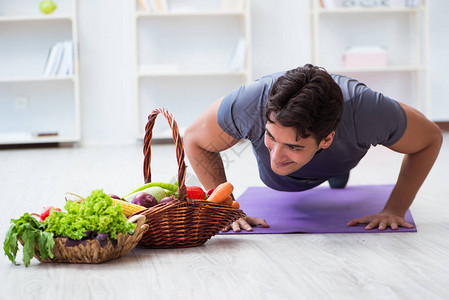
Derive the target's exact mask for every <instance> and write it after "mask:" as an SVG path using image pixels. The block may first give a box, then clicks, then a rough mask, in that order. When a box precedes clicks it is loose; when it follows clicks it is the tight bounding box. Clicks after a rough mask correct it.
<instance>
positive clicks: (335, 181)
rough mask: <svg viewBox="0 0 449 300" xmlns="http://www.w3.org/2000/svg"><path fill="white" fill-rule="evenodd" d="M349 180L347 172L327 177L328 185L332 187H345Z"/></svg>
mask: <svg viewBox="0 0 449 300" xmlns="http://www.w3.org/2000/svg"><path fill="white" fill-rule="evenodd" d="M348 180H349V172H348V173H345V174H341V175H338V176H335V177H331V178H329V180H328V181H329V185H330V186H331V188H333V189H343V188H345V187H346V184H347V183H348Z"/></svg>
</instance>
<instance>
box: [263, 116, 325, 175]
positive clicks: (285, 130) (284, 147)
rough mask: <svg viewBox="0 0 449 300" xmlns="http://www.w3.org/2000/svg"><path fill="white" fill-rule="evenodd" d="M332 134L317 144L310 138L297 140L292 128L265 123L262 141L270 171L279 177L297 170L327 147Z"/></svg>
mask: <svg viewBox="0 0 449 300" xmlns="http://www.w3.org/2000/svg"><path fill="white" fill-rule="evenodd" d="M333 134H334V133H332V134H330V135H329V136H330V137H327V138H325V139H323V140H322V141H321V142H320V143H319V144H317V142H316V140H315V139H314V138H313V137H311V136H310V137H308V138H299V139H297V134H296V130H295V129H294V128H292V127H284V126H282V125H280V124H279V123H278V122H274V123H271V122H267V123H266V125H265V138H264V141H265V146H266V147H267V148H268V151H269V152H270V163H271V169H272V170H273V172H274V173H276V174H278V175H281V176H285V175H288V174H291V173H293V172H295V171H297V170H299V169H300V168H302V167H303V166H304V165H305V164H307V163H308V162H309V161H310V160H311V159H312V158H313V156H314V155H315V153H316V152H317V151H318V150H319V149H321V148H323V149H324V148H327V147H329V145H330V144H331V143H332V139H333ZM329 138H330V141H329V140H328V139H329Z"/></svg>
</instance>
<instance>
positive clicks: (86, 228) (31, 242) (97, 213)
mask: <svg viewBox="0 0 449 300" xmlns="http://www.w3.org/2000/svg"><path fill="white" fill-rule="evenodd" d="M64 208H65V210H66V211H65V212H64V211H61V210H60V209H57V208H56V209H55V208H53V207H46V208H45V209H44V210H43V211H42V213H41V215H40V220H37V219H36V218H34V217H33V216H32V215H30V214H29V213H25V214H24V215H23V216H22V217H20V218H19V219H16V220H14V219H12V220H11V222H12V225H11V227H10V228H9V230H8V233H7V234H6V238H5V241H4V244H3V249H4V251H5V255H6V256H8V258H9V260H11V262H12V263H14V264H16V255H17V251H18V241H19V239H21V240H22V241H23V262H24V264H25V266H29V265H30V260H31V259H32V258H33V255H34V249H35V246H36V245H37V246H38V248H39V252H40V255H41V256H42V258H44V259H45V258H47V257H50V258H53V253H52V249H53V246H54V244H55V242H54V237H67V238H68V239H67V241H68V243H67V242H66V246H70V245H75V244H76V243H73V241H82V240H83V239H90V238H96V239H98V240H100V244H102V242H101V241H104V240H105V239H107V238H111V239H116V237H117V234H118V233H122V234H127V233H129V234H133V233H134V229H135V227H136V224H135V223H130V222H128V221H127V218H126V217H125V215H124V214H123V212H122V207H121V206H120V205H117V204H115V203H114V202H113V200H112V199H111V197H110V196H109V195H107V194H105V193H104V192H103V190H95V191H93V192H92V194H91V195H90V196H88V197H87V198H86V199H85V200H84V201H67V202H66V204H65V206H64ZM70 242H72V243H70Z"/></svg>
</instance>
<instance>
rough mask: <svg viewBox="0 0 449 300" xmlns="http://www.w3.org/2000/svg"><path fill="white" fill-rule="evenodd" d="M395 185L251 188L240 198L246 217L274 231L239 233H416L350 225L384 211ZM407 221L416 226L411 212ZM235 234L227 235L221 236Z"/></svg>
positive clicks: (256, 230) (261, 230)
mask: <svg viewBox="0 0 449 300" xmlns="http://www.w3.org/2000/svg"><path fill="white" fill-rule="evenodd" d="M392 189H393V185H364V186H347V187H346V188H344V189H331V188H329V187H317V188H314V189H311V190H307V191H303V192H280V191H276V190H273V189H270V188H267V187H250V188H248V189H247V190H246V191H245V192H244V193H243V194H242V195H241V196H240V197H239V198H238V199H237V201H238V202H239V203H240V208H241V209H242V210H243V211H244V212H245V213H246V215H248V216H251V217H256V218H262V219H265V220H266V221H267V223H268V224H269V225H270V228H262V227H259V226H257V227H253V231H249V232H248V231H245V230H242V231H241V232H238V233H239V234H242V233H243V234H245V233H249V234H254V233H267V234H273V233H374V232H416V226H415V228H412V229H408V228H403V227H399V228H398V229H397V230H392V229H390V228H387V229H385V230H383V231H381V230H378V229H377V228H376V229H372V230H366V229H365V226H366V224H361V225H358V226H347V225H346V224H347V223H348V222H349V221H351V220H353V219H355V218H360V217H364V216H368V215H371V214H374V213H377V212H380V211H381V210H382V208H383V207H384V205H385V203H386V202H387V200H388V197H389V196H390V193H391V191H392ZM405 220H406V221H407V222H409V223H410V224H413V225H415V222H414V220H413V217H412V215H411V213H410V210H408V211H407V213H406V215H405ZM229 233H234V231H232V230H230V231H229V232H223V233H220V234H229Z"/></svg>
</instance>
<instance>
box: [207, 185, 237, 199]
mask: <svg viewBox="0 0 449 300" xmlns="http://www.w3.org/2000/svg"><path fill="white" fill-rule="evenodd" d="M233 190H234V187H233V186H232V184H231V183H230V182H223V183H222V184H219V185H218V186H217V187H216V188H215V190H214V191H213V192H212V194H210V196H209V198H207V200H209V201H211V202H216V203H222V202H224V201H225V200H226V198H228V197H229V196H230V195H231V193H232V191H233Z"/></svg>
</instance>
